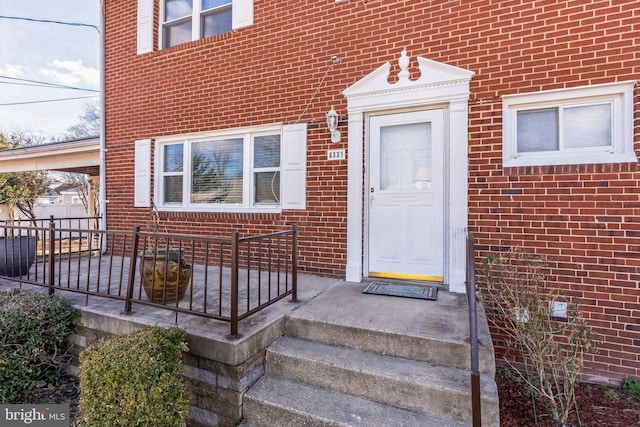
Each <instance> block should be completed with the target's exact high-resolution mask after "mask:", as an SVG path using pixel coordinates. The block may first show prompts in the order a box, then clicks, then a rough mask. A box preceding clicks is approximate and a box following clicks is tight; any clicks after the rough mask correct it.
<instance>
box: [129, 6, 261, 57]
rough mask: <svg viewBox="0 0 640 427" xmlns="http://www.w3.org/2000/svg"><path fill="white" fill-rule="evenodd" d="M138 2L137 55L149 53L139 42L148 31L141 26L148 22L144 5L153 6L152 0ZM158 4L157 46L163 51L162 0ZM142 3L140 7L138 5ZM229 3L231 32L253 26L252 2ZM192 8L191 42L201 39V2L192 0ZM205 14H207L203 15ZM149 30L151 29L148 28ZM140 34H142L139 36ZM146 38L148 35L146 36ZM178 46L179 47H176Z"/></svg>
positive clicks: (163, 8)
mask: <svg viewBox="0 0 640 427" xmlns="http://www.w3.org/2000/svg"><path fill="white" fill-rule="evenodd" d="M138 1H139V7H138V53H146V52H149V51H151V48H150V47H149V46H148V45H149V43H146V44H145V43H143V42H141V40H144V39H145V36H146V34H144V33H145V32H146V33H148V31H149V29H145V28H146V27H144V26H143V25H145V24H146V23H147V21H148V20H149V18H148V15H149V12H148V10H145V8H146V9H148V8H149V6H148V5H146V3H150V4H151V6H153V1H152V0H138ZM156 1H158V2H159V6H160V20H159V22H158V27H159V31H158V46H160V49H165V48H167V46H165V45H164V31H163V29H164V25H165V24H166V23H165V22H164V21H165V7H164V0H156ZM140 3H142V5H141V4H140ZM229 3H231V6H230V7H231V15H232V18H231V29H232V31H233V30H237V29H239V28H243V27H247V26H250V25H253V0H229ZM192 6H193V10H192V11H191V15H190V19H191V41H194V40H199V39H201V38H202V37H201V36H200V34H201V22H202V20H201V18H202V17H203V11H202V1H201V0H193V3H192ZM228 7H229V6H228V5H224V6H219V7H217V8H216V9H225V8H228ZM210 10H211V9H208V10H207V11H204V12H209V11H210ZM205 14H207V13H205ZM151 16H153V13H151ZM184 19H186V18H180V20H184ZM177 21H178V19H176V20H174V21H170V23H171V22H177ZM149 28H151V27H150V26H149ZM141 32H142V33H143V34H142V35H141ZM147 36H148V35H147ZM176 46H179V45H176Z"/></svg>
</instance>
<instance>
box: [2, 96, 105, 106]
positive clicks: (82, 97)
mask: <svg viewBox="0 0 640 427" xmlns="http://www.w3.org/2000/svg"><path fill="white" fill-rule="evenodd" d="M96 96H99V95H89V96H76V97H73V98H59V99H44V100H41V101H25V102H9V103H6V104H0V107H8V106H10V105H26V104H44V103H45V102H58V101H72V100H75V99H87V98H95V97H96Z"/></svg>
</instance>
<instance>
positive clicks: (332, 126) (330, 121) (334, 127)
mask: <svg viewBox="0 0 640 427" xmlns="http://www.w3.org/2000/svg"><path fill="white" fill-rule="evenodd" d="M338 118H339V117H338V113H336V110H334V109H333V106H331V110H329V112H328V113H327V127H328V128H329V130H330V131H331V142H333V143H334V144H336V143H338V142H340V131H339V130H338Z"/></svg>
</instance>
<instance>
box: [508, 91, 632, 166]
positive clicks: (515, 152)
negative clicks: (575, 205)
mask: <svg viewBox="0 0 640 427" xmlns="http://www.w3.org/2000/svg"><path fill="white" fill-rule="evenodd" d="M634 84H635V82H622V83H611V84H603V85H594V86H585V87H578V88H571V89H559V90H550V91H543V92H537V93H529V94H521V95H506V96H504V97H503V164H504V166H505V167H510V166H533V165H559V164H586V163H615V162H635V161H636V156H635V152H634V151H633V88H634Z"/></svg>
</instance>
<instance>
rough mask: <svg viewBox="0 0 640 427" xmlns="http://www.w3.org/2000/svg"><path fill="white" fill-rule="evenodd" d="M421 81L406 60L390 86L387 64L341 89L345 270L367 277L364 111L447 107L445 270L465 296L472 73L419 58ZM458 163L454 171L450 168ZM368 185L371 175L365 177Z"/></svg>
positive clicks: (353, 277) (358, 277)
mask: <svg viewBox="0 0 640 427" xmlns="http://www.w3.org/2000/svg"><path fill="white" fill-rule="evenodd" d="M417 59H418V64H419V68H420V78H419V79H416V80H410V79H409V73H408V72H407V65H403V63H408V61H406V56H405V54H404V52H403V55H402V56H401V58H400V61H399V62H400V68H401V71H400V74H399V75H398V76H399V79H398V81H397V82H396V83H393V84H391V83H389V82H388V79H389V72H390V69H391V64H390V63H389V62H387V63H385V64H383V65H381V66H380V67H379V68H378V69H376V70H374V71H373V72H372V73H370V74H369V75H367V76H365V77H364V78H362V79H361V80H359V81H358V82H356V83H354V84H353V85H352V86H350V87H349V88H347V89H346V90H344V91H343V94H344V95H345V97H346V98H347V112H348V117H349V119H348V124H349V128H348V153H349V154H348V160H347V165H348V173H347V177H348V188H347V204H348V209H347V271H346V280H347V281H353V282H360V281H362V278H363V267H364V266H363V260H364V256H363V248H364V246H363V245H366V244H367V242H366V241H365V240H364V236H363V230H364V229H365V228H364V224H363V218H364V217H363V209H364V207H363V191H364V187H363V174H364V172H365V171H364V165H365V161H364V160H365V159H364V157H363V156H364V147H365V146H364V143H365V135H364V133H363V129H364V121H365V114H366V113H374V112H384V111H391V110H409V109H416V108H437V107H441V108H442V107H445V119H444V120H445V129H446V130H445V142H444V143H445V154H444V156H445V165H444V167H445V169H444V170H445V204H446V206H445V209H446V210H445V240H446V244H445V246H446V247H445V248H443V250H445V268H444V280H445V283H447V284H448V285H449V290H451V291H453V292H460V293H464V292H465V256H466V231H467V230H466V228H467V212H468V210H467V209H468V208H467V174H468V172H467V171H468V166H467V163H468V159H467V147H468V140H467V128H468V124H467V120H468V105H467V101H468V99H469V81H470V80H471V78H472V77H473V75H474V73H473V72H471V71H468V70H464V69H461V68H457V67H453V66H450V65H447V64H442V63H439V62H436V61H431V60H428V59H425V58H421V57H418V58H417ZM451 165H455V167H453V168H452V167H450V166H451ZM365 181H366V182H368V177H366V176H365Z"/></svg>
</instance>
